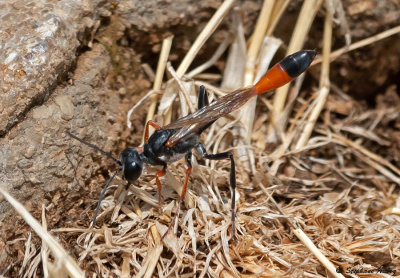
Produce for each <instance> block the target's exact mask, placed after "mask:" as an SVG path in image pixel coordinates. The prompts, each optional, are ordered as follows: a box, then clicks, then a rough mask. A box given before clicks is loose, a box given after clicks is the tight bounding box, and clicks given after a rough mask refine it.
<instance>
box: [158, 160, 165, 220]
mask: <svg viewBox="0 0 400 278" xmlns="http://www.w3.org/2000/svg"><path fill="white" fill-rule="evenodd" d="M166 172H167V164H164V166H163V168H162V170H160V171H158V172H157V173H156V183H157V190H158V212H159V213H160V214H161V212H162V210H161V189H162V184H161V181H160V177H163V176H164V175H165V173H166Z"/></svg>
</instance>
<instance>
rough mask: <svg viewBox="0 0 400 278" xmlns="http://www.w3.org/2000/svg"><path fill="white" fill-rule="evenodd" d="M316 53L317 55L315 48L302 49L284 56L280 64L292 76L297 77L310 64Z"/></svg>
mask: <svg viewBox="0 0 400 278" xmlns="http://www.w3.org/2000/svg"><path fill="white" fill-rule="evenodd" d="M315 55H317V52H316V51H315V50H300V51H298V52H296V53H293V54H292V55H289V56H287V57H286V58H284V59H283V60H282V61H281V62H280V65H281V66H282V67H283V69H284V70H285V71H286V72H287V74H289V76H290V77H292V78H295V77H297V76H299V75H300V74H302V73H303V72H304V71H305V70H306V69H307V68H308V67H309V66H310V64H311V62H312V61H313V60H314V58H315Z"/></svg>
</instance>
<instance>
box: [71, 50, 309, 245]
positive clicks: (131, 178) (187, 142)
mask: <svg viewBox="0 0 400 278" xmlns="http://www.w3.org/2000/svg"><path fill="white" fill-rule="evenodd" d="M315 55H316V51H314V50H301V51H298V52H296V53H293V54H291V55H289V56H287V57H285V58H284V59H283V60H281V61H280V62H279V63H277V64H275V65H274V66H273V67H272V68H271V69H270V70H269V71H268V72H267V73H266V74H265V75H264V77H263V78H261V79H260V80H259V81H258V82H257V83H256V84H255V85H254V86H252V87H247V88H241V89H238V90H235V91H233V92H231V93H229V94H227V95H225V96H223V97H221V98H218V99H217V100H216V101H214V102H212V103H209V101H208V97H207V94H206V92H205V88H204V86H200V89H199V93H198V110H197V111H196V112H194V113H192V114H189V115H187V116H185V117H182V118H179V119H178V120H176V121H175V122H173V123H170V124H168V125H165V126H160V125H158V124H157V123H155V122H154V121H152V120H150V121H148V122H147V123H146V126H145V133H144V145H143V146H142V147H137V148H126V149H125V150H123V151H122V153H121V155H120V157H119V159H116V158H114V157H113V156H111V155H110V154H109V153H107V152H105V151H103V150H101V149H100V148H98V147H97V146H95V145H93V144H91V143H89V142H86V141H84V140H83V139H80V138H78V137H77V136H75V135H73V134H71V133H70V132H67V133H68V135H70V136H71V137H73V138H74V139H76V140H78V141H80V142H82V143H84V144H86V145H88V146H90V147H92V148H94V149H96V150H98V151H100V152H101V153H103V154H105V155H106V156H108V157H110V158H111V159H113V160H114V161H115V162H116V163H117V164H118V165H119V168H118V170H117V171H116V172H115V173H114V174H113V175H112V176H111V178H110V179H109V180H108V182H107V183H106V185H105V187H104V189H103V190H102V192H101V194H100V198H99V201H98V204H97V208H96V211H95V213H94V215H93V218H92V221H91V224H90V226H93V225H94V223H95V221H96V217H97V214H98V211H99V208H100V204H101V201H102V199H103V197H104V194H105V192H106V190H107V187H108V186H109V184H110V182H111V181H112V179H113V178H114V177H115V176H116V175H118V174H119V173H120V172H123V175H124V178H125V180H126V181H127V185H126V188H127V189H128V188H129V187H130V185H131V184H132V183H134V182H135V181H136V180H137V179H138V178H139V177H140V176H141V174H142V171H143V166H144V165H145V164H149V165H158V166H161V167H162V169H161V170H159V171H158V172H157V173H156V184H157V189H158V203H159V205H160V207H161V189H162V184H161V181H160V178H161V177H162V176H164V175H165V173H166V171H167V165H168V163H171V162H175V161H178V160H179V159H181V158H183V157H185V161H186V165H187V170H186V178H185V182H184V184H183V189H182V193H181V195H180V198H179V202H178V206H177V209H176V214H175V216H174V218H173V220H172V221H171V224H170V226H169V227H168V230H167V232H165V234H164V235H163V237H162V238H164V237H165V235H166V234H167V233H168V231H169V230H170V228H171V226H173V223H174V220H175V218H176V217H177V215H178V213H179V210H180V207H181V204H182V201H183V200H184V198H185V194H186V191H187V186H188V181H189V176H190V174H191V171H192V163H191V158H192V151H193V150H196V151H197V152H198V153H199V154H200V156H201V157H203V158H204V159H209V160H222V159H229V160H230V164H231V168H230V175H229V182H230V188H231V219H232V222H231V223H232V224H231V225H232V238H233V239H234V240H237V237H236V228H235V189H236V177H235V160H234V157H233V153H232V152H230V151H227V152H222V153H217V154H209V153H208V152H207V150H206V148H205V146H204V145H203V144H202V143H201V142H200V135H201V133H202V132H203V131H204V130H206V129H207V128H208V127H210V126H211V125H212V124H213V123H214V122H215V121H216V120H218V119H219V118H221V117H223V116H226V115H228V114H229V113H231V112H232V111H234V110H236V109H238V108H240V107H241V106H243V105H244V104H245V103H246V102H247V101H248V100H249V99H251V98H252V97H255V96H257V95H260V94H263V93H265V92H268V91H271V90H273V89H276V88H278V87H281V86H283V85H285V84H286V83H288V82H290V81H292V80H293V79H295V78H296V77H297V76H299V75H300V74H301V73H303V72H304V71H305V70H306V69H307V68H308V67H309V66H310V64H311V62H312V61H313V59H314V57H315ZM149 126H152V127H154V129H155V132H154V133H153V134H152V135H151V136H149Z"/></svg>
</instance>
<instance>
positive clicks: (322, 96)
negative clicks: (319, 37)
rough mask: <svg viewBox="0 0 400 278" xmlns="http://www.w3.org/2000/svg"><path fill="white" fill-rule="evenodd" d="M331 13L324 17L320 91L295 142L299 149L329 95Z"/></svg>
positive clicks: (312, 127) (311, 129) (308, 135)
mask: <svg viewBox="0 0 400 278" xmlns="http://www.w3.org/2000/svg"><path fill="white" fill-rule="evenodd" d="M332 17H333V15H332V13H331V12H330V10H329V9H327V13H326V15H325V25H324V45H323V51H322V55H323V58H324V60H323V63H322V70H321V78H320V83H319V85H320V89H319V93H318V97H317V98H316V99H315V102H316V104H315V106H314V109H313V111H312V112H311V114H310V117H309V118H308V121H307V123H306V125H305V127H304V129H303V132H302V133H301V135H300V138H299V140H298V141H297V144H296V148H295V149H300V148H302V147H304V146H305V145H306V144H307V142H308V139H309V138H310V136H311V133H312V131H313V129H314V126H315V123H316V121H317V119H318V117H319V115H320V113H321V111H322V108H323V107H324V106H325V102H326V99H327V97H328V94H329V83H330V82H329V54H330V52H331V45H332Z"/></svg>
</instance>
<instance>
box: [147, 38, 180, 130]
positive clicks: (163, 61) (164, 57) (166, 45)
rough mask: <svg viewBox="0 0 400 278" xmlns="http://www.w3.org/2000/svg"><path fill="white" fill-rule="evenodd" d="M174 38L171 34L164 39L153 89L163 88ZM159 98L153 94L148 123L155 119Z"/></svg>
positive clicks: (148, 112)
mask: <svg viewBox="0 0 400 278" xmlns="http://www.w3.org/2000/svg"><path fill="white" fill-rule="evenodd" d="M173 38H174V36H169V37H167V38H165V39H164V40H163V44H162V47H161V53H160V58H159V59H158V64H157V71H156V77H155V79H154V84H153V90H155V91H158V90H160V89H161V84H162V79H163V76H164V72H165V66H166V65H167V61H168V56H169V52H170V51H171V45H172V39H173ZM157 99H158V97H157V95H153V96H152V97H151V104H150V107H149V110H148V111H147V117H146V123H147V122H148V121H149V120H151V119H153V117H154V112H155V110H156V106H157ZM150 134H151V133H150ZM150 134H149V135H150Z"/></svg>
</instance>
